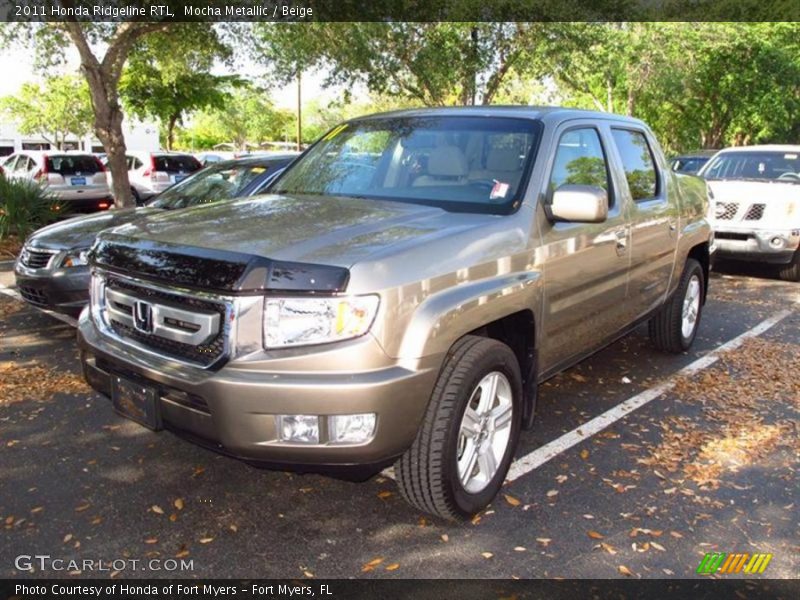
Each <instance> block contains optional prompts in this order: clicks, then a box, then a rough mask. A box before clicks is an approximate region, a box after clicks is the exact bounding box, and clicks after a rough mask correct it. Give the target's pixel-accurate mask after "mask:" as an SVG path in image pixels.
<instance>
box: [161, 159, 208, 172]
mask: <svg viewBox="0 0 800 600" xmlns="http://www.w3.org/2000/svg"><path fill="white" fill-rule="evenodd" d="M153 165H154V166H155V170H156V171H166V172H167V173H172V172H173V171H175V172H179V173H194V172H195V171H197V169H199V168H200V167H201V166H202V165H201V164H200V161H199V160H197V159H196V158H195V157H194V156H183V155H180V154H173V155H168V156H154V157H153Z"/></svg>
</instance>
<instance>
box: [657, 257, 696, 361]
mask: <svg viewBox="0 0 800 600" xmlns="http://www.w3.org/2000/svg"><path fill="white" fill-rule="evenodd" d="M703 290H705V285H704V276H703V268H702V267H701V266H700V263H699V262H697V261H696V260H695V259H693V258H689V259H687V260H686V265H684V267H683V273H682V274H681V280H680V282H679V283H678V289H676V290H675V293H674V294H673V295H672V297H671V298H670V299H669V300H668V301H667V303H666V304H665V305H664V306H662V307H661V309H660V310H659V311H658V313H656V314H655V316H653V318H652V319H650V324H649V328H650V341H651V342H652V343H653V345H654V346H655V347H656V348H657V349H659V350H661V351H663V352H673V353H676V354H678V353H681V352H685V351H686V350H688V349H689V348H690V347H691V345H692V342H694V338H695V336H696V335H697V329H698V327H699V326H700V317H701V314H702V312H703V300H704V298H703ZM689 295H691V296H692V298H691V299H687V297H688V296H689ZM687 302H690V303H691V307H692V310H693V311H694V320H693V321H691V311H690V312H689V313H687V314H686V315H685V314H684V309H685V306H684V305H685V304H686V303H687ZM685 316H686V317H687V321H684V317H685ZM690 321H691V327H689V322H690ZM684 325H686V327H684Z"/></svg>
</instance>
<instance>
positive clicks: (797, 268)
mask: <svg viewBox="0 0 800 600" xmlns="http://www.w3.org/2000/svg"><path fill="white" fill-rule="evenodd" d="M780 276H781V279H783V280H784V281H800V248H798V249H797V250H795V252H794V256H792V262H790V263H789V264H788V265H782V266H781V270H780Z"/></svg>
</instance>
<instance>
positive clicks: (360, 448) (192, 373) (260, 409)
mask: <svg viewBox="0 0 800 600" xmlns="http://www.w3.org/2000/svg"><path fill="white" fill-rule="evenodd" d="M78 344H79V346H80V349H81V362H82V366H83V371H84V376H85V377H86V380H87V381H88V383H89V384H90V385H91V386H92V387H93V388H94V389H95V390H97V391H99V392H100V393H102V394H104V395H106V396H110V388H111V377H112V376H115V375H116V376H121V377H124V378H126V379H130V380H133V381H139V382H140V383H142V384H144V385H149V386H152V387H154V388H155V389H156V396H157V398H158V405H159V410H160V413H161V420H162V421H163V423H164V425H165V426H167V427H169V428H170V429H176V430H178V431H179V432H182V433H185V434H188V437H189V438H190V439H193V440H194V441H197V442H199V443H201V444H202V445H204V446H207V447H211V448H213V449H215V450H218V451H220V452H223V453H225V454H228V455H231V456H234V457H236V458H240V459H243V460H247V461H248V462H257V463H266V464H268V465H269V464H272V465H280V466H288V467H292V468H300V467H302V468H305V469H306V470H316V469H327V468H329V467H334V468H335V467H354V468H357V467H360V466H364V465H383V464H386V463H388V462H389V461H391V460H392V459H394V458H396V457H397V456H399V455H400V454H402V453H403V452H404V451H405V450H406V449H407V448H408V447H409V446H410V445H411V444H412V442H413V440H414V438H415V436H416V434H417V430H418V428H419V426H420V423H421V421H422V417H423V415H424V413H425V410H426V408H427V405H428V399H429V398H430V395H431V392H432V390H433V386H434V384H435V380H436V377H437V376H438V372H439V366H440V361H441V357H439V358H437V359H431V360H429V361H425V363H424V364H421V363H418V364H415V365H413V366H412V367H407V366H403V365H400V364H396V363H395V364H389V362H388V361H389V359H388V358H387V357H386V355H385V354H383V351H382V350H381V349H380V346H379V345H378V344H377V342H376V341H375V340H374V339H373V338H372V337H371V336H365V337H364V338H360V339H359V340H354V341H353V342H352V343H343V344H344V346H345V348H344V349H343V350H342V352H344V353H346V354H348V355H352V356H354V357H357V356H363V357H364V364H369V365H370V366H374V363H375V360H374V357H375V353H381V354H383V357H382V359H381V360H384V361H385V362H386V364H385V365H383V366H380V367H378V368H370V369H368V370H358V368H357V367H355V368H354V369H347V370H345V371H340V370H332V371H327V370H321V369H320V368H319V367H320V366H322V365H324V364H328V365H333V366H335V367H340V366H341V365H342V363H346V364H349V365H358V364H359V363H358V362H354V361H352V360H350V358H349V357H348V359H347V360H341V357H338V358H337V357H335V354H336V353H337V351H336V350H327V351H325V353H323V357H322V358H321V359H320V358H315V359H314V360H315V361H316V363H317V369H315V370H313V371H301V370H287V369H286V368H285V367H286V365H287V363H286V361H285V360H283V359H277V360H275V361H272V360H270V359H269V358H266V359H263V360H261V359H259V360H257V361H255V362H253V361H250V360H242V361H238V362H237V361H232V362H229V363H227V364H226V365H225V366H223V367H222V368H221V369H219V370H218V371H210V370H208V369H203V368H200V367H194V366H191V365H186V364H181V363H179V362H176V361H174V360H170V359H167V358H162V357H158V356H154V355H153V354H149V353H143V352H142V351H141V350H139V349H137V348H134V347H131V346H130V345H128V344H126V343H124V342H122V341H121V340H118V339H114V338H110V337H108V336H106V335H103V334H102V333H101V332H100V331H99V330H98V329H97V327H96V326H95V324H94V323H93V321H92V319H91V317H90V315H89V311H88V310H86V311H84V312H83V313H82V315H81V318H80V321H79V325H78ZM309 352H314V351H313V350H311V351H309ZM368 355H369V356H371V357H372V358H367V356H368ZM295 360H297V361H298V362H297V364H298V365H300V364H302V363H303V362H304V361H306V360H309V359H308V358H307V357H303V356H299V357H295V358H293V359H291V360H290V361H289V363H292V362H293V361H295ZM270 363H273V364H272V365H271V364H270ZM276 363H280V365H281V367H280V368H276V367H275V364H276ZM271 367H272V369H271ZM355 413H375V414H376V415H377V424H376V429H375V434H374V437H373V438H372V439H371V440H369V441H368V442H365V443H363V444H360V445H337V444H332V443H326V442H325V441H324V435H323V440H321V443H320V444H315V445H311V444H289V443H286V442H282V441H280V440H279V439H278V438H279V432H278V428H277V415H282V414H283V415H286V414H288V415H293V414H302V415H319V416H323V417H324V416H329V415H336V414H355ZM324 421H325V420H324V419H322V422H324ZM323 431H324V430H323Z"/></svg>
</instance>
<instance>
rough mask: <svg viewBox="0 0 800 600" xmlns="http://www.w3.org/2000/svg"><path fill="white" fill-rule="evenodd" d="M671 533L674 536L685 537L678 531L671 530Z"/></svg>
mask: <svg viewBox="0 0 800 600" xmlns="http://www.w3.org/2000/svg"><path fill="white" fill-rule="evenodd" d="M669 534H670V535H671V536H672V537H674V538H682V537H683V535H681V534H680V533H678V532H677V531H670V532H669Z"/></svg>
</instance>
